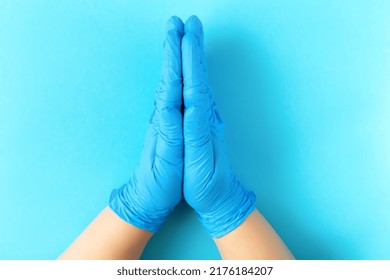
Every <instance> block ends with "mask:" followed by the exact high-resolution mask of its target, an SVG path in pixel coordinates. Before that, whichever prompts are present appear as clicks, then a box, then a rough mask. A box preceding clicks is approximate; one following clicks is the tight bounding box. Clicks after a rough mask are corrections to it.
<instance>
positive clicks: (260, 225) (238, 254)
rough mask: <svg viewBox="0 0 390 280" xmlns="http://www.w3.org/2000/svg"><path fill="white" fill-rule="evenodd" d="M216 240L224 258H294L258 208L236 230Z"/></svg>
mask: <svg viewBox="0 0 390 280" xmlns="http://www.w3.org/2000/svg"><path fill="white" fill-rule="evenodd" d="M214 241H215V243H216V245H217V247H218V250H219V252H220V254H221V256H222V258H223V259H294V256H293V255H292V254H291V252H290V251H289V249H288V248H287V247H286V245H285V244H284V243H283V241H282V240H281V239H280V237H279V235H278V234H277V233H276V232H275V230H274V229H273V228H272V226H271V225H270V224H269V223H268V222H267V220H266V219H265V218H264V217H263V216H262V215H261V214H260V213H259V211H258V210H254V211H253V212H252V213H251V214H250V215H249V216H248V217H247V218H246V220H245V221H244V222H243V223H242V224H241V225H240V226H239V227H237V228H236V229H235V230H233V231H231V232H229V233H228V234H226V235H224V236H222V237H220V238H215V239H214Z"/></svg>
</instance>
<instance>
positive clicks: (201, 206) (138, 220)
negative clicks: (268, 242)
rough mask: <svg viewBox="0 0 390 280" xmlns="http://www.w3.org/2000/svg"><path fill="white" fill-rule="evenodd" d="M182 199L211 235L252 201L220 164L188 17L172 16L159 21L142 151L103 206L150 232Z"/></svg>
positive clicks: (197, 31)
mask: <svg viewBox="0 0 390 280" xmlns="http://www.w3.org/2000/svg"><path fill="white" fill-rule="evenodd" d="M183 197H184V199H185V200H186V201H187V203H188V204H189V205H190V206H191V207H192V208H193V209H194V210H195V211H196V213H197V215H198V217H199V219H200V221H201V222H202V224H203V226H204V227H205V229H206V230H207V231H208V232H209V234H210V235H211V236H212V237H215V238H218V237H221V236H224V235H226V234H227V233H229V232H231V231H232V230H234V229H235V228H237V227H238V226H239V225H240V224H241V223H242V222H243V221H244V220H245V219H246V217H247V216H248V215H249V214H250V213H251V212H252V211H253V210H254V209H255V200H256V199H255V195H254V194H253V193H252V192H248V191H247V190H245V189H244V188H243V186H242V185H241V184H240V183H239V181H238V180H237V178H236V176H235V175H234V173H233V172H232V169H231V167H230V164H229V161H228V157H227V154H226V150H225V145H224V138H223V123H222V120H221V118H220V116H219V114H218V112H217V110H216V107H215V102H214V100H213V96H212V92H211V90H210V87H209V83H208V75H207V63H206V56H205V52H204V44H203V28H202V24H201V22H200V21H199V19H198V18H197V17H196V16H192V17H190V18H189V19H188V20H187V21H186V23H185V24H183V22H182V21H181V19H180V18H178V17H171V18H170V19H169V21H168V23H167V27H166V34H165V40H164V60H163V67H162V72H161V81H160V83H159V86H158V89H157V90H156V99H155V108H154V112H153V114H152V116H151V119H150V123H149V126H148V129H147V133H146V139H145V144H144V148H143V152H142V156H141V159H140V162H139V165H138V167H137V169H136V171H135V172H134V174H133V176H132V177H131V179H130V180H129V182H128V183H127V184H126V185H124V186H122V187H121V188H119V189H115V190H114V191H113V192H112V194H111V198H110V204H109V206H110V208H111V209H112V210H113V211H114V212H115V213H116V214H117V215H118V216H119V217H121V218H122V219H123V220H124V221H126V222H128V223H130V224H132V225H134V226H136V227H138V228H141V229H144V230H147V231H150V232H156V231H158V229H159V228H160V226H161V224H162V223H163V222H164V221H165V220H166V219H167V217H168V215H169V213H170V212H171V211H172V210H173V208H174V207H175V206H176V205H177V204H178V203H179V202H180V201H181V199H182V198H183Z"/></svg>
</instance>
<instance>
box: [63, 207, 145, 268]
mask: <svg viewBox="0 0 390 280" xmlns="http://www.w3.org/2000/svg"><path fill="white" fill-rule="evenodd" d="M151 236H152V233H151V232H149V231H145V230H142V229H139V228H137V227H135V226H133V225H131V224H128V223H126V222H124V221H122V220H121V219H120V218H119V217H118V216H117V215H116V214H115V213H114V212H113V211H112V210H111V209H110V208H109V207H106V208H105V209H104V210H103V211H102V212H101V213H100V214H99V216H97V217H96V219H95V220H94V221H93V222H92V223H91V224H90V225H89V226H88V227H87V229H85V230H84V232H83V233H82V234H81V235H80V236H79V237H78V238H77V239H76V240H75V241H74V242H73V244H72V245H71V246H70V247H69V248H68V249H67V250H66V251H65V252H64V253H63V254H62V255H61V256H60V257H59V259H62V260H65V259H101V260H102V259H111V260H112V259H138V258H139V257H140V255H141V254H142V251H143V249H144V247H145V245H146V244H147V242H148V241H149V239H150V238H151Z"/></svg>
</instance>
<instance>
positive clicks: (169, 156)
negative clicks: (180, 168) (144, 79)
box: [155, 17, 184, 168]
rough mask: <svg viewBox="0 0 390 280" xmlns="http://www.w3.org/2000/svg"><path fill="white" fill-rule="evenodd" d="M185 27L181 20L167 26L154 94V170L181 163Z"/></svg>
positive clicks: (171, 22) (175, 18)
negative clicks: (156, 123) (157, 84)
mask: <svg viewBox="0 0 390 280" xmlns="http://www.w3.org/2000/svg"><path fill="white" fill-rule="evenodd" d="M183 33H184V25H183V22H182V21H181V19H180V18H178V17H171V18H170V19H169V20H168V23H167V26H166V33H165V39H164V60H163V66H162V71H161V80H160V83H159V87H158V89H157V91H156V102H155V113H156V115H157V116H156V119H157V120H158V137H157V146H156V159H155V160H156V162H155V164H157V165H156V167H157V168H158V167H159V166H161V167H162V166H164V164H165V163H164V162H166V163H169V164H173V165H176V164H179V163H182V158H183V128H182V127H183V125H182V114H181V107H182V90H183V82H182V74H181V73H182V62H181V39H182V37H183ZM161 161H162V162H161Z"/></svg>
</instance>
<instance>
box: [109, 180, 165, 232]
mask: <svg viewBox="0 0 390 280" xmlns="http://www.w3.org/2000/svg"><path fill="white" fill-rule="evenodd" d="M131 187H132V186H131V184H130V183H129V184H125V185H123V186H122V187H121V188H119V189H114V190H113V191H112V192H111V196H110V202H109V207H110V208H111V210H112V211H113V212H115V213H116V214H117V215H118V216H119V217H120V218H121V219H122V220H124V221H125V222H127V223H129V224H132V225H133V226H136V227H138V228H140V229H143V230H147V231H150V232H157V231H158V230H159V229H160V227H161V225H162V224H163V223H164V222H165V220H166V219H167V217H168V215H169V213H170V212H171V211H172V210H173V208H171V209H165V210H161V209H153V210H152V209H150V210H146V209H144V208H143V207H142V205H143V203H142V202H141V201H138V199H137V197H136V196H135V195H134V194H129V192H131V189H132V188H131ZM128 198H132V199H131V200H130V199H128Z"/></svg>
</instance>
